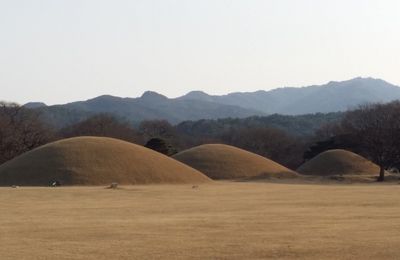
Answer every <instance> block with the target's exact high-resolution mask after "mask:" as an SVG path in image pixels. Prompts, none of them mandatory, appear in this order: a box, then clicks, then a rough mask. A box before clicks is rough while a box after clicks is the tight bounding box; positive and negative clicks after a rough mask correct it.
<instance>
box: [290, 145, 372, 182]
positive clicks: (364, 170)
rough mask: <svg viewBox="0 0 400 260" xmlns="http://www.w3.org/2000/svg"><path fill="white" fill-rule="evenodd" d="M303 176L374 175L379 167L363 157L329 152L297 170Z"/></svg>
mask: <svg viewBox="0 0 400 260" xmlns="http://www.w3.org/2000/svg"><path fill="white" fill-rule="evenodd" d="M297 172H298V173H301V174H305V175H317V176H331V175H374V174H375V175H376V174H377V173H379V166H378V165H376V164H374V163H372V162H371V161H368V160H367V159H365V158H364V157H362V156H360V155H358V154H355V153H352V152H349V151H346V150H341V149H336V150H329V151H326V152H323V153H320V154H319V155H317V156H315V157H314V158H313V159H311V160H309V161H308V162H306V163H304V164H303V165H301V166H300V167H299V168H298V169H297Z"/></svg>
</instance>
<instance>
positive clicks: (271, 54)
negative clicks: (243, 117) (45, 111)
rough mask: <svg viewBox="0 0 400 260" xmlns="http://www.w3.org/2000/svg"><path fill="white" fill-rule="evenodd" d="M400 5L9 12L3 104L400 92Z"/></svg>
mask: <svg viewBox="0 0 400 260" xmlns="http://www.w3.org/2000/svg"><path fill="white" fill-rule="evenodd" d="M399 12H400V1H398V0H375V1H372V0H235V1H234V0H231V1H229V0H196V1H195V0H158V1H156V0H153V1H152V0H143V1H135V0H126V1H123V0H108V1H105V0H64V1H63V0H47V1H46V0H43V1H41V0H35V1H32V0H26V1H22V0H0V90H1V95H0V99H2V100H8V101H17V102H20V103H25V102H27V101H44V102H46V103H48V104H54V103H65V102H68V101H75V100H83V99H88V98H91V97H95V96H97V95H101V94H112V95H118V96H130V97H136V96H140V95H141V94H142V93H143V92H144V91H145V90H154V91H157V92H160V93H162V94H165V95H167V96H169V97H175V96H179V95H182V94H184V93H186V92H188V91H190V90H203V91H205V92H208V93H211V94H223V93H228V92H234V91H254V90H258V89H265V90H267V89H271V88H276V87H282V86H304V85H310V84H323V83H326V82H327V81H330V80H345V79H350V78H353V77H357V76H371V77H376V78H383V79H385V80H387V81H389V82H391V83H394V84H398V85H400V15H399Z"/></svg>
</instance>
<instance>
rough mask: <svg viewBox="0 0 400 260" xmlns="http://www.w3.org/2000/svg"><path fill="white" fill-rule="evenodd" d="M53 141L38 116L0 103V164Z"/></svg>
mask: <svg viewBox="0 0 400 260" xmlns="http://www.w3.org/2000/svg"><path fill="white" fill-rule="evenodd" d="M54 139H55V134H54V131H53V130H52V129H51V128H50V127H48V126H47V125H45V124H44V123H43V122H42V121H41V120H40V115H39V114H38V113H37V112H35V111H34V110H31V109H27V108H24V107H21V106H19V105H18V104H15V103H6V102H0V163H3V162H5V161H8V160H10V159H12V158H14V157H15V156H18V155H20V154H22V153H24V152H26V151H29V150H32V149H34V148H36V147H38V146H40V145H43V144H45V143H48V142H50V141H52V140H54Z"/></svg>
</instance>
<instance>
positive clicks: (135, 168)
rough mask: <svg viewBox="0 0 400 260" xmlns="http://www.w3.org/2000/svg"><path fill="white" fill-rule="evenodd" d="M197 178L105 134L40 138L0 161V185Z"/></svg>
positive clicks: (175, 163)
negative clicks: (34, 145) (39, 141)
mask: <svg viewBox="0 0 400 260" xmlns="http://www.w3.org/2000/svg"><path fill="white" fill-rule="evenodd" d="M55 181H58V182H60V183H61V184H62V185H105V184H110V183H112V182H118V183H120V184H153V183H154V184H158V183H160V184H161V183H177V184H178V183H190V184H192V183H202V182H208V181H211V180H210V179H209V178H208V177H207V176H205V175H204V174H202V173H200V172H199V171H197V170H195V169H193V168H190V167H188V166H187V165H185V164H182V163H180V162H178V161H176V160H174V159H172V158H169V157H167V156H165V155H162V154H160V153H158V152H155V151H153V150H150V149H147V148H145V147H142V146H139V145H135V144H132V143H128V142H125V141H121V140H117V139H113V138H106V137H74V138H69V139H64V140H60V141H57V142H53V143H50V144H46V145H44V146H41V147H39V148H36V149H34V150H32V151H29V152H27V153H24V154H22V155H20V156H18V157H16V158H14V159H12V160H10V161H8V162H6V163H4V164H2V165H1V166H0V185H2V186H4V185H32V186H42V185H46V186H47V185H49V183H52V182H55Z"/></svg>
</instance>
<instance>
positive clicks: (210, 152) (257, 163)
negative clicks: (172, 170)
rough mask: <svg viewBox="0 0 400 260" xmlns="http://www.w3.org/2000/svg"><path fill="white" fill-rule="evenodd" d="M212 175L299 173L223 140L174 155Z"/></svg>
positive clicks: (283, 175)
mask: <svg viewBox="0 0 400 260" xmlns="http://www.w3.org/2000/svg"><path fill="white" fill-rule="evenodd" d="M173 158H175V159H176V160H178V161H181V162H183V163H185V164H187V165H189V166H190V167H193V168H195V169H197V170H199V171H201V172H202V173H204V174H205V175H207V176H208V177H210V178H211V179H246V178H250V179H251V178H258V177H260V178H270V177H272V178H274V177H275V178H291V177H296V176H297V173H295V172H294V171H292V170H289V169H288V168H286V167H284V166H282V165H280V164H278V163H276V162H274V161H271V160H269V159H267V158H265V157H262V156H260V155H257V154H254V153H251V152H248V151H245V150H242V149H239V148H236V147H233V146H229V145H224V144H205V145H200V146H196V147H193V148H191V149H188V150H185V151H183V152H180V153H178V154H176V155H174V156H173Z"/></svg>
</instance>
